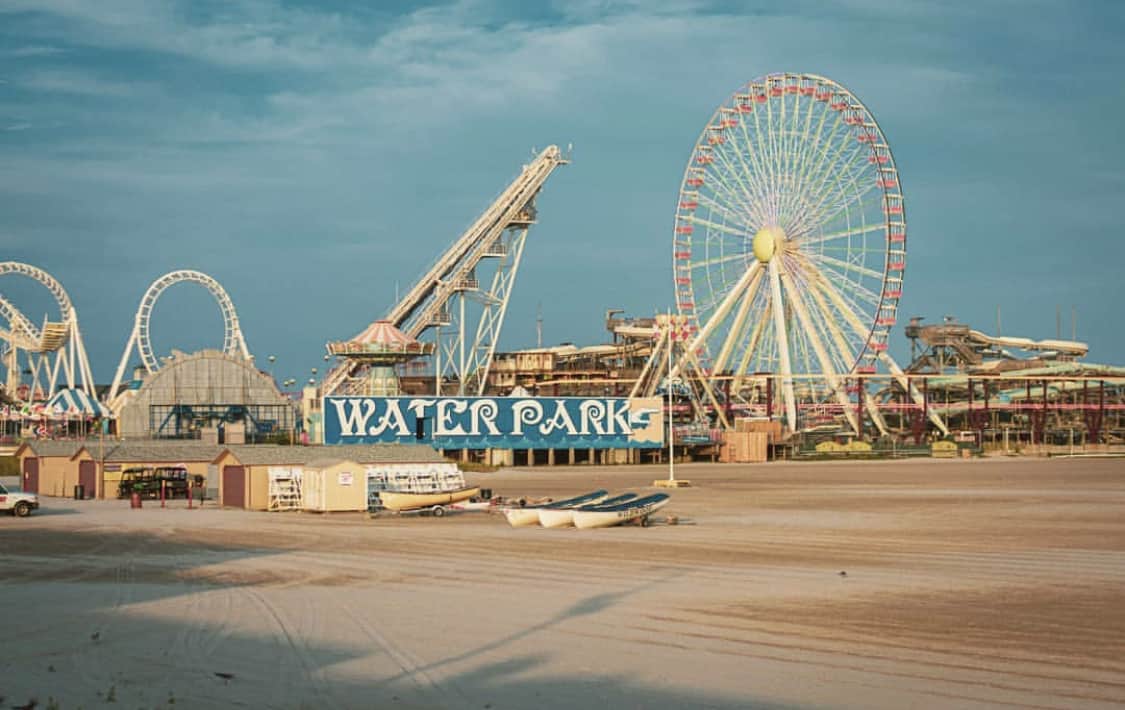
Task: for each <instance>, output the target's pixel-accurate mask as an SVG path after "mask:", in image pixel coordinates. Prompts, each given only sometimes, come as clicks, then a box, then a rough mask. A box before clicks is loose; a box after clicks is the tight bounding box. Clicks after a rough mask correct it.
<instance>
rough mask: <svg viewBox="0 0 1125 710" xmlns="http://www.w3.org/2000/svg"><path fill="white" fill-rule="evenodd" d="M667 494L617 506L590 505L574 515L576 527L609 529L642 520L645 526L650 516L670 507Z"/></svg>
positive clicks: (582, 528)
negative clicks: (667, 506)
mask: <svg viewBox="0 0 1125 710" xmlns="http://www.w3.org/2000/svg"><path fill="white" fill-rule="evenodd" d="M668 500H669V498H668V494H667V493H654V494H652V495H650V496H645V497H643V498H635V499H633V500H629V501H626V502H624V503H618V504H617V505H588V506H584V507H582V508H580V509H577V510H575V511H574V513H573V519H574V527H576V528H578V529H580V530H586V529H589V528H608V527H612V526H614V525H622V524H623V523H629V522H632V521H634V520H640V521H641V524H642V525H643V524H644V523H645V522H647V520H648V516H650V515H652V514H653V513H655V512H656V511H658V510H660V509H661V508H663V507H664V506H666V505H668Z"/></svg>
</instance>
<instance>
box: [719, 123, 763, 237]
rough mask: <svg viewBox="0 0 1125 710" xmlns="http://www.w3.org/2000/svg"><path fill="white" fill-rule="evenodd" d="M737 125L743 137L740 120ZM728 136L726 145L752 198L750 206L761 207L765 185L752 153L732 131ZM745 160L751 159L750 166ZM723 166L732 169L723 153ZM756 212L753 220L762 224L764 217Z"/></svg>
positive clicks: (744, 130) (759, 211)
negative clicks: (734, 158) (736, 160)
mask: <svg viewBox="0 0 1125 710" xmlns="http://www.w3.org/2000/svg"><path fill="white" fill-rule="evenodd" d="M738 124H739V126H740V127H741V129H742V133H743V136H744V137H745V136H746V129H745V125H744V124H743V122H742V120H741V119H739V120H738ZM728 136H729V141H728V145H729V146H730V149H731V152H732V153H734V155H735V156H736V157H737V158H738V165H739V168H740V170H739V174H740V175H742V176H744V178H745V182H746V186H747V192H748V193H749V194H751V195H752V197H753V198H754V199H753V203H752V206H757V205H761V204H762V202H763V199H762V198H763V197H765V195H766V183H765V182H764V181H763V180H762V178H761V176H760V174H759V171H758V166H757V164H755V163H754V161H753V157H754V151H753V150H751V149H750V147H749V145H748V144H747V145H745V146H744V145H743V144H742V141H740V140H739V139H738V136H737V134H736V133H735V132H734V131H730V132H729V134H728ZM747 158H750V159H751V164H750V166H748V165H747ZM724 165H725V166H726V167H728V168H729V169H733V165H732V164H731V161H729V160H727V159H726V155H725V151H724ZM756 212H757V213H756V214H755V217H754V219H755V221H756V222H757V223H758V224H759V225H761V224H762V223H763V218H764V215H763V214H761V210H756Z"/></svg>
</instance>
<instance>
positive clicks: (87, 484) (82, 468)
mask: <svg viewBox="0 0 1125 710" xmlns="http://www.w3.org/2000/svg"><path fill="white" fill-rule="evenodd" d="M78 485H80V486H82V488H84V489H85V490H84V491H83V495H84V496H85V497H86V498H97V497H98V496H97V493H98V464H97V463H96V462H94V461H79V462H78Z"/></svg>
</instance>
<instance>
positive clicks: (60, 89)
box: [16, 70, 151, 98]
mask: <svg viewBox="0 0 1125 710" xmlns="http://www.w3.org/2000/svg"><path fill="white" fill-rule="evenodd" d="M16 83H17V85H19V86H20V87H22V88H24V89H28V90H30V91H39V92H45V93H56V94H73V95H76V96H100V97H107V98H108V97H112V98H122V97H131V96H136V95H138V94H140V93H143V92H145V91H147V90H149V89H151V85H148V84H145V83H141V82H121V81H112V80H108V79H103V78H100V77H98V76H94V75H92V74H88V73H85V72H80V71H75V70H43V71H35V72H31V73H29V74H27V75H25V76H23V77H20V78H19V79H17V80H16Z"/></svg>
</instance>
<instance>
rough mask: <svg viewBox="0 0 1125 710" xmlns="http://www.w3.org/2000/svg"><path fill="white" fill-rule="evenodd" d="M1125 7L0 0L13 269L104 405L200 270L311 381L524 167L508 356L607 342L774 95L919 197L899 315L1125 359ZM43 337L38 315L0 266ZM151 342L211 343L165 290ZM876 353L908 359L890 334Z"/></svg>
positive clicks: (216, 331)
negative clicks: (542, 171)
mask: <svg viewBox="0 0 1125 710" xmlns="http://www.w3.org/2000/svg"><path fill="white" fill-rule="evenodd" d="M1122 36H1125V3H1118V2H1110V1H1106V2H1094V1H1092V0H1091V1H1087V2H1082V1H1080V0H1073V1H1064V0H978V1H976V2H923V1H922V0H841V1H836V2H823V1H817V0H788V1H786V2H746V3H737V2H713V3H712V2H702V1H699V2H695V1H691V0H684V1H675V0H671V1H668V2H661V1H658V0H654V1H652V2H610V1H598V0H588V1H579V2H542V3H530V2H514V1H504V0H497V1H494V2H489V1H485V0H481V1H477V0H467V1H457V2H440V3H430V4H412V3H401V2H379V3H367V2H344V1H343V0H320V1H314V0H305V1H296V2H280V1H278V0H222V1H215V2H211V1H208V0H195V1H191V2H188V1H186V0H184V1H178V0H106V1H105V2H96V3H95V2H88V1H84V0H0V260H16V261H25V262H29V263H32V264H35V265H37V266H40V267H42V268H44V269H46V270H47V271H49V272H50V273H51V274H53V275H54V276H55V277H56V278H58V279H59V280H60V281H61V282H62V283H63V285H64V286H65V287H66V289H67V290H68V291H69V293H70V295H71V297H72V299H73V300H74V302H75V304H76V308H77V309H78V313H79V318H80V323H81V327H82V331H83V337H84V339H85V341H86V345H87V349H88V350H89V352H90V358H91V363H92V366H93V370H94V373H95V376H96V378H97V379H98V381H99V382H102V381H106V382H108V381H109V380H110V379H111V378H112V376H113V370H114V368H115V367H116V365H117V361H118V360H119V359H120V357H121V351H122V349H123V348H124V345H125V342H126V340H127V338H128V335H129V332H130V330H131V328H132V323H133V317H134V313H135V311H136V309H137V305H138V302H139V301H140V298H141V296H142V294H143V293H144V291H145V289H146V288H147V286H148V285H149V283H151V282H152V281H153V280H154V279H156V278H157V277H158V276H160V275H161V274H163V273H165V272H168V271H172V270H175V269H183V268H193V269H199V270H201V271H204V272H206V273H208V274H210V275H212V276H214V277H215V278H216V279H218V280H219V281H220V282H221V283H222V284H223V285H224V287H225V288H226V290H227V292H228V293H229V294H230V296H231V298H232V299H233V301H234V303H235V306H236V308H237V309H238V313H239V317H240V320H241V323H242V326H243V331H244V333H245V335H246V339H247V342H248V344H249V346H250V349H251V351H252V352H253V353H254V354H255V355H256V356H257V358H258V362H259V363H264V360H265V358H266V356H267V355H274V356H275V357H276V359H277V362H276V364H275V365H274V369H275V375H276V376H277V377H278V379H283V378H288V377H294V378H297V379H302V378H304V377H307V376H308V374H309V371H310V368H311V367H316V366H318V365H320V366H323V362H322V360H321V358H322V356H323V353H324V344H325V342H326V341H328V340H333V339H340V338H346V337H350V336H351V335H353V334H355V333H356V332H358V331H360V330H362V329H363V328H364V327H365V326H366V325H367V324H368V323H369V322H370V321H372V320H374V319H376V318H377V317H379V316H381V315H382V314H383V313H385V312H386V311H387V310H388V309H389V308H390V307H391V306H392V305H393V303H394V299H395V293H396V288H400V289H401V290H403V291H405V289H406V288H407V287H408V286H409V285H410V284H411V283H413V281H414V280H415V279H416V278H417V277H418V276H419V275H420V274H421V273H422V272H423V271H424V269H425V268H426V267H427V266H428V265H429V264H430V263H432V261H433V260H434V259H435V258H436V257H437V256H438V254H440V253H441V252H442V251H443V250H444V249H445V248H446V247H447V246H448V245H449V244H450V243H451V242H452V241H453V240H454V239H455V238H456V237H457V236H458V235H459V234H460V233H461V232H462V231H463V230H464V229H465V228H466V227H467V226H468V225H469V224H470V223H471V222H472V221H473V220H474V219H475V218H476V217H477V216H478V214H479V213H480V212H481V211H482V210H483V209H484V208H485V207H486V206H487V205H488V204H489V203H490V202H491V201H492V199H493V198H494V197H495V196H496V195H497V194H498V193H499V192H500V191H501V190H502V189H503V187H504V186H505V185H506V184H507V183H508V182H509V181H510V180H512V179H513V178H514V177H515V176H516V175H517V174H518V172H519V170H520V167H521V166H522V165H523V164H524V163H526V162H527V161H528V160H529V159H530V158H531V156H532V155H533V152H532V151H533V150H534V149H540V150H541V149H542V148H543V147H545V146H546V145H549V144H557V145H560V146H566V145H568V144H572V145H573V151H572V158H573V162H572V163H571V164H570V165H566V166H563V167H560V168H559V169H558V170H557V171H556V172H555V173H554V174H553V175H552V176H551V177H550V179H549V180H548V182H547V185H546V187H545V188H544V190H543V192H542V194H541V195H540V197H539V200H538V208H539V224H537V225H535V226H534V227H533V228H532V231H531V233H530V236H529V238H528V243H527V248H526V251H525V253H524V262H523V266H522V268H521V271H520V275H519V280H518V282H517V284H516V286H515V290H514V292H513V297H512V302H511V305H510V307H509V310H508V314H507V320H506V323H505V327H504V333H503V337H502V340H501V343H500V345H501V347H502V348H508V349H512V348H519V347H530V346H533V345H534V344H535V328H536V312H537V308H539V307H541V309H542V316H543V334H544V343H545V344H553V343H558V342H564V341H569V342H576V343H594V342H601V341H604V340H605V339H606V333H605V331H604V315H605V309H607V308H622V309H625V310H626V311H627V312H629V313H631V314H634V315H651V314H652V313H654V312H656V311H663V310H664V309H666V308H668V307H670V306H671V305H672V301H673V297H672V285H671V284H672V258H671V251H672V250H671V243H672V227H673V216H674V214H675V207H676V203H677V196H678V193H679V189H680V184H681V180H682V177H683V171H684V166H685V164H686V162H687V160H688V157H689V156H690V154H691V151H692V147H693V146H694V144H695V142H696V140H697V138H698V137H699V134H700V132H701V130H702V129H703V127H704V126H705V125H706V123H707V121H708V119H709V117H710V116H711V114H712V112H713V111H714V110H715V108H716V107H717V106H718V105H719V104H720V103H722V102H723V101H724V100H725V99H726V98H727V97H728V96H729V95H730V94H731V93H733V92H734V91H735V90H737V89H738V88H739V87H740V86H742V85H744V84H745V83H747V82H748V81H750V80H752V79H754V78H756V77H760V76H762V75H765V74H768V73H772V72H779V71H790V72H808V73H815V74H821V75H824V76H828V77H831V78H833V79H835V80H836V81H838V82H840V83H842V84H844V85H845V86H847V87H848V88H849V89H850V90H851V91H852V92H854V93H855V94H856V95H857V96H858V97H859V98H860V99H861V100H862V101H863V102H864V103H865V104H866V105H867V106H868V107H869V108H870V109H871V111H872V112H873V113H874V115H875V116H876V117H877V119H878V121H879V123H880V125H881V127H882V129H883V131H884V132H885V134H886V135H887V137H888V139H889V141H890V145H891V148H892V150H893V152H894V155H895V160H896V163H897V165H898V168H899V171H900V175H901V178H902V183H903V187H904V189H905V194H906V206H907V221H908V223H909V243H908V255H907V269H906V282H905V289H904V294H903V299H902V302H901V308H900V311H899V312H900V315H901V316H902V318H900V324H901V323H903V322H905V320H906V317H908V316H912V315H919V316H925V317H926V319H927V321H928V322H934V321H940V319H941V318H942V316H944V315H953V316H956V317H957V318H959V319H960V320H962V321H964V322H968V323H970V324H973V325H974V326H977V327H979V328H981V329H983V330H986V331H990V332H991V331H995V330H996V325H997V312H998V309H999V313H1000V315H1001V330H1002V332H1003V333H1004V334H1007V335H1020V336H1026V337H1032V338H1053V337H1055V335H1056V327H1057V324H1056V315H1057V313H1058V312H1059V311H1060V310H1061V312H1062V316H1063V317H1062V320H1063V324H1062V335H1063V337H1069V336H1070V333H1071V328H1072V322H1071V321H1072V318H1071V316H1072V313H1076V315H1077V320H1076V323H1074V328H1075V330H1076V332H1077V336H1078V338H1079V339H1080V340H1083V341H1086V342H1088V343H1089V344H1090V355H1089V357H1088V359H1089V360H1090V361H1092V362H1107V363H1113V364H1125V329H1123V328H1122V327H1121V326H1122V321H1123V319H1122V315H1121V308H1122V304H1123V303H1125V286H1123V283H1122V282H1123V279H1122V265H1123V264H1125V247H1123V246H1122V245H1123V243H1125V240H1123V239H1122V236H1121V227H1122V224H1121V221H1122V217H1121V210H1120V208H1119V206H1120V204H1121V203H1122V197H1123V192H1125V189H1123V188H1125V172H1123V167H1122V166H1123V164H1125V137H1123V136H1125V133H1123V132H1122V130H1121V128H1120V126H1121V121H1122V118H1121V117H1122V113H1123V111H1125V83H1123V82H1122V81H1121V80H1120V76H1121V72H1122V70H1123V69H1125V43H1122V42H1121V41H1120V38H1121V37H1122ZM0 292H2V293H3V294H4V295H5V296H7V297H9V298H10V299H11V300H13V301H14V302H15V303H16V304H17V306H18V307H20V308H21V309H22V310H24V312H25V313H27V314H28V315H29V316H31V317H32V320H35V321H40V320H42V318H43V315H44V314H45V313H46V312H48V311H49V301H48V299H47V296H46V292H45V291H43V290H42V289H41V288H39V287H38V286H37V285H35V284H33V283H31V282H27V280H26V279H22V278H21V277H18V276H6V277H4V280H3V281H2V282H0ZM152 332H153V340H154V345H155V347H156V350H157V351H158V352H163V353H166V352H169V351H170V350H171V349H172V348H177V349H180V350H185V351H193V350H197V349H200V348H204V347H218V346H220V345H221V343H222V319H221V316H220V314H219V311H218V309H217V308H216V307H215V305H214V301H213V300H212V299H211V297H210V295H209V294H207V293H206V292H205V291H203V290H202V289H198V288H193V287H191V286H189V285H178V286H175V287H173V288H171V289H169V290H168V291H167V292H166V293H165V294H164V296H162V297H161V299H160V300H159V301H158V302H157V305H156V307H155V309H154V312H153V318H152ZM891 344H892V353H897V354H898V356H899V359H900V360H903V359H906V358H905V357H904V353H907V352H908V346H907V341H906V339H905V337H904V336H903V335H902V330H901V327H899V328H896V331H895V332H894V333H893V334H892V336H891Z"/></svg>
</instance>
